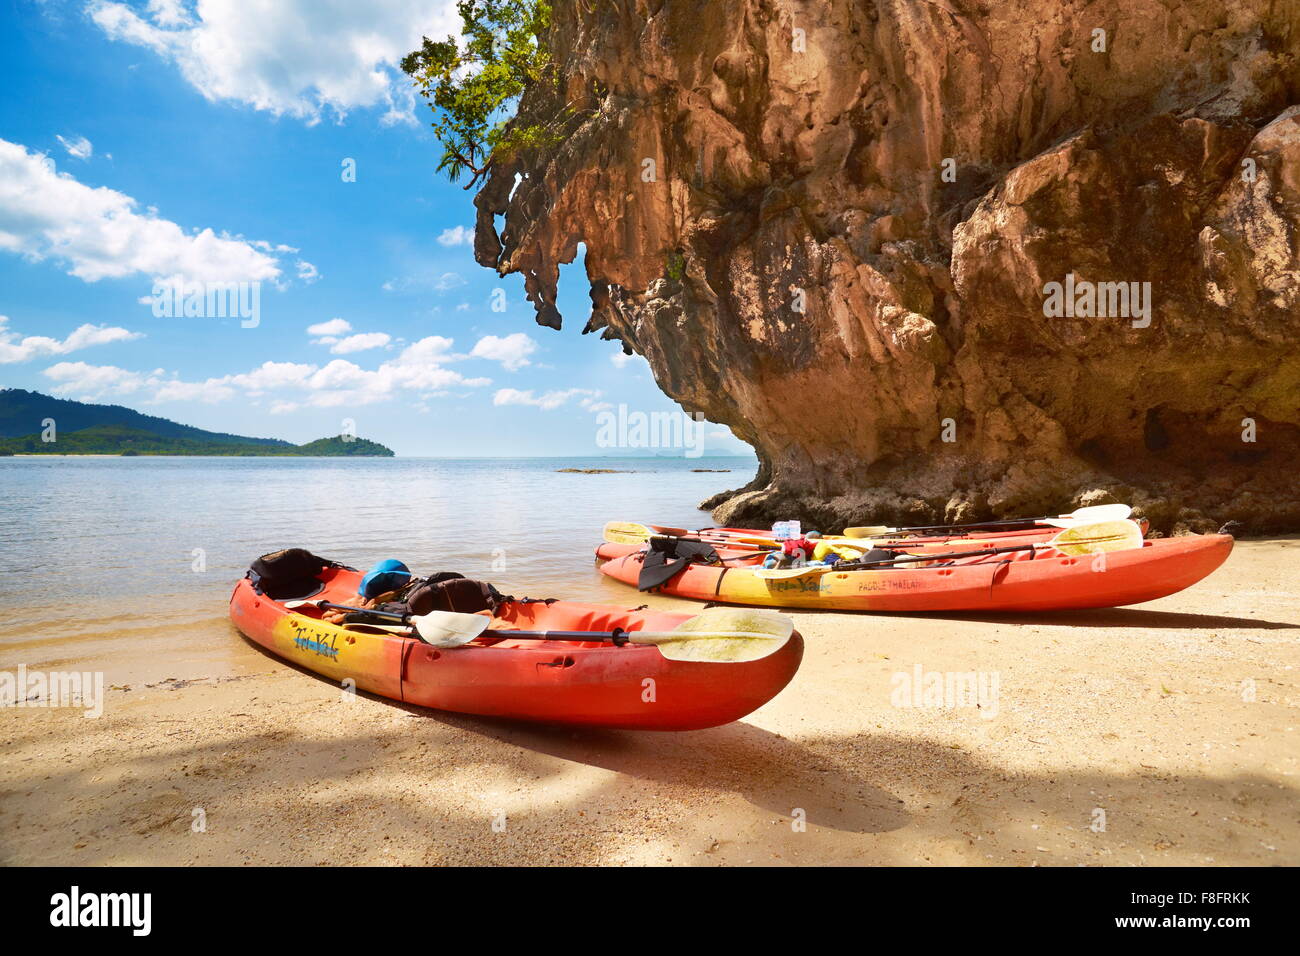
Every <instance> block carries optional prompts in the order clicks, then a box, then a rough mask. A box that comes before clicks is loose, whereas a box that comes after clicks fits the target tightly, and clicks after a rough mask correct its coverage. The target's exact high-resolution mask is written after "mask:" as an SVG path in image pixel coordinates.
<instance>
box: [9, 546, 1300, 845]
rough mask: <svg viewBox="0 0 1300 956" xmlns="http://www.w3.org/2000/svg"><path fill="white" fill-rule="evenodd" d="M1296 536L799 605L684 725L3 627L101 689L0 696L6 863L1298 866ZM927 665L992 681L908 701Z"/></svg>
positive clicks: (243, 657) (243, 651)
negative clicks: (749, 687) (1140, 571)
mask: <svg viewBox="0 0 1300 956" xmlns="http://www.w3.org/2000/svg"><path fill="white" fill-rule="evenodd" d="M1298 555H1300V539H1295V538H1288V539H1278V540H1269V541H1244V542H1239V543H1238V545H1237V548H1236V550H1235V552H1234V553H1233V555H1232V557H1231V558H1230V559H1229V561H1228V563H1227V564H1226V565H1225V567H1223V568H1222V569H1221V570H1220V571H1219V572H1218V573H1216V574H1214V575H1212V576H1211V577H1210V578H1208V579H1207V580H1205V581H1203V582H1201V583H1200V584H1198V585H1196V586H1195V587H1193V588H1191V589H1190V590H1188V591H1186V592H1184V593H1183V594H1179V595H1175V596H1173V597H1170V598H1166V599H1164V600H1161V601H1158V602H1153V603H1151V604H1147V605H1143V606H1141V607H1136V608H1127V609H1115V610H1105V611H1080V612H1070V613H1059V614H1053V615H1043V616H1037V617H1032V618H1018V619H1013V618H999V619H976V618H971V617H952V618H934V617H929V618H919V617H892V616H891V617H885V616H876V617H872V616H865V615H852V614H835V613H818V614H813V613H801V614H795V615H794V617H795V620H796V623H797V626H798V628H799V629H800V631H801V632H802V633H803V635H804V636H805V639H806V641H807V653H806V656H805V659H804V664H803V667H802V669H801V670H800V672H799V674H798V675H797V676H796V678H795V680H794V682H793V683H792V684H791V685H790V686H789V687H788V688H786V690H785V691H783V692H782V693H781V694H779V695H778V696H777V697H776V698H775V700H773V701H772V702H771V703H770V704H768V705H767V706H765V707H763V708H761V709H760V710H758V711H757V712H755V713H754V714H752V715H751V716H750V717H748V718H746V719H745V720H744V721H741V722H738V723H735V724H731V725H729V726H725V727H720V728H716V729H712V730H705V731H697V732H692V733H681V734H648V733H641V734H637V733H631V732H613V731H609V732H573V731H570V730H562V729H554V728H545V727H530V726H524V725H518V724H510V723H506V722H500V721H492V720H485V719H480V718H470V717H463V716H457V715H450V714H441V713H437V712H433V711H426V710H420V709H417V708H410V707H405V706H402V705H400V704H396V703H393V702H390V701H386V700H382V699H378V698H369V697H365V696H361V697H350V696H347V695H344V694H342V693H341V692H340V690H339V689H338V688H337V687H336V686H335V685H333V684H331V683H329V682H328V681H326V680H324V679H322V678H319V677H316V676H313V675H311V674H309V673H306V672H303V671H299V670H296V669H294V668H291V667H289V666H287V665H285V664H283V663H280V662H279V661H277V660H276V659H274V658H272V657H270V656H269V655H267V654H264V653H263V652H261V651H260V650H258V649H257V648H255V647H254V646H253V645H251V644H250V643H248V642H247V641H245V640H244V639H243V638H242V637H241V636H240V635H239V634H238V633H237V632H236V631H235V630H234V628H233V627H231V626H226V627H225V628H224V631H222V630H219V629H218V628H219V623H218V622H219V620H220V619H221V618H222V617H224V614H225V606H224V603H220V602H218V603H216V604H215V605H214V606H212V607H211V608H210V611H211V616H212V619H213V627H214V631H213V633H214V634H215V635H217V636H216V637H214V638H213V639H212V641H211V642H210V643H211V644H212V646H211V647H210V648H209V649H208V651H207V652H206V653H188V654H186V655H182V656H179V657H177V658H175V659H160V658H159V656H158V655H157V654H156V653H146V652H144V651H141V650H135V649H133V647H135V646H137V645H134V644H133V643H132V642H129V641H123V642H120V643H118V644H113V645H111V658H110V657H105V658H104V659H99V660H85V659H84V658H80V657H77V656H76V653H77V652H76V649H75V648H73V647H70V646H68V645H64V644H61V643H60V642H59V641H58V640H52V639H43V640H40V641H33V642H31V643H30V645H29V646H26V647H24V646H22V644H21V642H19V643H10V644H8V645H7V647H6V658H5V660H4V661H3V662H0V666H3V667H7V668H10V669H12V667H14V666H15V665H16V663H17V662H18V660H19V659H21V660H22V661H23V662H25V663H26V666H27V667H28V668H46V669H50V670H54V669H58V668H60V667H63V668H77V669H89V668H102V669H104V670H105V672H106V683H107V684H111V685H113V687H112V689H109V690H107V692H106V699H105V703H104V714H103V716H102V717H100V718H98V719H86V718H84V717H83V716H81V713H80V712H79V711H77V710H72V709H40V708H31V709H12V710H9V711H7V712H5V713H4V715H3V717H2V718H0V746H2V749H3V753H4V759H3V761H0V833H3V834H4V837H3V841H2V842H0V863H4V864H18V865H28V864H56V865H61V864H77V865H103V864H304V863H305V864H332V865H337V864H353V863H361V864H381V863H382V864H390V863H391V864H409V865H436V864H454V863H459V864H496V863H500V864H605V865H638V864H668V865H674V866H678V865H680V866H708V865H719V864H739V865H746V864H755V865H768V864H776V865H783V864H796V863H800V864H921V865H928V864H935V865H955V864H989V865H1006V866H1064V865H1069V866H1073V865H1096V864H1105V865H1159V864H1171V865H1229V864H1249V865H1279V864H1290V865H1294V864H1296V863H1298V862H1300V821H1298V820H1297V816H1296V812H1295V808H1296V806H1297V797H1298V796H1300V794H1298V793H1297V776H1296V774H1297V757H1298V756H1300V746H1297V729H1296V725H1297V723H1300V720H1298V719H1297V718H1298V715H1297V710H1296V708H1297V703H1298V702H1300V692H1298V691H1297V686H1296V675H1297V670H1296V667H1297V664H1300V647H1298V646H1297V638H1298V637H1300V590H1298V589H1297V584H1296V582H1297V575H1296V573H1295V561H1296V558H1297V556H1298ZM628 596H629V604H631V603H632V597H633V596H632V594H631V592H629V595H628ZM656 603H657V604H660V605H662V606H672V607H684V608H689V607H691V606H692V605H689V604H686V602H679V601H674V600H671V599H665V598H659V599H656ZM208 610H209V608H207V607H206V606H205V607H204V608H202V611H203V613H204V614H206V613H207V611H208ZM918 666H919V667H920V668H921V670H922V672H923V673H926V674H928V673H931V672H941V673H944V674H950V673H954V672H958V673H968V672H975V673H977V674H981V675H983V676H984V677H986V678H989V679H990V680H996V688H997V695H996V698H994V699H992V700H988V699H986V700H985V701H984V706H982V707H979V708H975V707H940V706H910V707H909V706H900V705H899V699H898V694H897V688H898V680H899V679H896V678H895V675H896V674H908V675H914V674H915V673H916V668H917V667H918ZM917 703H921V704H924V703H925V701H924V700H922V701H918V702H917Z"/></svg>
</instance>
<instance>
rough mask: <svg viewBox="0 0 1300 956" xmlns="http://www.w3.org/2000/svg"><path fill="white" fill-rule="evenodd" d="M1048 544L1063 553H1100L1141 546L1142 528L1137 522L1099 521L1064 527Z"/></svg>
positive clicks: (1125, 520) (1127, 549)
mask: <svg viewBox="0 0 1300 956" xmlns="http://www.w3.org/2000/svg"><path fill="white" fill-rule="evenodd" d="M1049 544H1051V546H1052V547H1054V548H1056V550H1058V551H1060V552H1062V553H1063V554H1070V555H1078V554H1100V553H1101V552H1103V551H1129V550H1132V549H1134V548H1140V547H1142V529H1141V527H1139V526H1138V524H1137V522H1135V521H1129V520H1127V519H1124V520H1121V521H1099V522H1095V523H1092V524H1081V525H1076V526H1075V527H1073V528H1066V529H1065V530H1064V531H1062V532H1061V533H1060V534H1058V535H1057V536H1056V537H1054V538H1053V539H1052V540H1051V541H1050V542H1049Z"/></svg>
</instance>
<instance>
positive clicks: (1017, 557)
mask: <svg viewBox="0 0 1300 956" xmlns="http://www.w3.org/2000/svg"><path fill="white" fill-rule="evenodd" d="M900 543H901V542H900ZM1232 543H1233V539H1232V536H1231V535H1227V534H1210V535H1187V536H1185V537H1177V538H1161V539H1158V540H1155V541H1146V542H1144V543H1143V546H1142V547H1141V548H1135V549H1133V550H1127V551H1112V552H1110V553H1107V554H1097V555H1083V556H1078V557H1071V556H1066V555H1062V554H1060V553H1059V552H1056V551H1054V550H1051V549H1037V550H1027V551H1019V552H1013V553H1010V554H989V555H979V556H974V557H967V558H958V559H956V560H952V561H944V560H943V559H942V554H941V553H940V554H937V555H936V557H935V558H934V559H933V560H932V561H930V562H926V563H925V565H924V566H918V564H911V565H909V566H906V567H890V568H883V569H882V568H864V569H860V570H850V571H834V570H831V571H826V572H824V573H820V574H810V575H807V576H804V577H792V578H781V579H770V578H762V577H759V576H758V575H756V574H755V573H754V572H755V568H754V565H753V564H752V563H736V562H729V563H727V564H724V565H722V566H718V565H711V564H691V565H688V566H687V567H686V568H685V569H684V570H682V571H681V572H679V573H678V574H677V575H675V576H674V577H672V578H671V579H669V581H668V582H667V583H665V584H664V585H662V586H660V587H658V588H656V589H655V591H656V592H657V593H660V594H669V595H673V596H676V597H683V598H690V599H693V600H697V601H713V602H721V603H726V604H751V605H760V606H763V607H782V608H825V609H828V610H843V611H912V612H917V611H994V612H1001V611H1056V610H1064V609H1070V608H1094V607H1119V606H1122V605H1127V604H1141V603H1143V602H1144V601H1154V600H1156V599H1157V598H1162V597H1166V596H1167V595H1170V594H1175V593H1177V592H1178V591H1181V590H1183V589H1184V588H1186V587H1190V586H1191V585H1193V584H1195V583H1196V582H1197V581H1199V580H1201V579H1202V578H1204V577H1205V576H1206V575H1208V574H1210V573H1211V572H1213V571H1214V570H1215V569H1216V568H1218V567H1219V565H1221V564H1223V562H1224V561H1225V560H1226V559H1227V557H1228V554H1229V553H1230V552H1231V551H1232ZM620 547H621V546H617V545H602V546H601V547H600V548H598V549H597V556H598V557H601V556H605V555H608V556H609V557H610V560H607V561H605V563H604V564H602V565H601V566H600V570H601V572H602V573H603V574H606V575H608V576H609V577H611V578H614V579H615V580H617V581H622V582H623V583H625V584H630V585H632V586H634V587H635V586H636V583H637V579H638V577H639V575H640V572H641V563H642V561H643V560H644V558H645V551H644V550H639V551H635V552H632V553H625V554H622V555H621V556H614V550H615V549H617V548H620ZM724 556H725V555H724Z"/></svg>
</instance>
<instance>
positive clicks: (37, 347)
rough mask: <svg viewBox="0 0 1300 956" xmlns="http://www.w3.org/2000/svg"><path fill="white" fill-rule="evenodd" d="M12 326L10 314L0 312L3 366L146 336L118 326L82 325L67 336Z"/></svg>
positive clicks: (0, 357) (1, 360) (0, 344)
mask: <svg viewBox="0 0 1300 956" xmlns="http://www.w3.org/2000/svg"><path fill="white" fill-rule="evenodd" d="M8 326H9V317H8V316H7V315H0V365H3V364H8V363H12V362H26V361H27V360H28V359H33V358H38V357H42V356H48V355H67V354H68V353H69V352H75V351H77V350H78V349H85V348H90V347H91V346H93V345H107V344H108V343H110V342H129V341H131V340H132V339H138V338H143V336H142V334H141V333H139V332H129V331H127V330H126V329H123V328H120V327H119V326H116V325H89V324H87V325H79V326H77V328H75V329H73V330H72V332H71V333H69V334H68V336H67V338H64V339H53V338H50V337H49V336H45V335H26V336H20V335H19V334H18V333H17V332H11V331H10V330H9V327H8Z"/></svg>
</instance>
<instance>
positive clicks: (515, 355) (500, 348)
mask: <svg viewBox="0 0 1300 956" xmlns="http://www.w3.org/2000/svg"><path fill="white" fill-rule="evenodd" d="M536 351H537V343H536V342H534V341H533V340H532V339H531V338H530V337H529V336H527V335H525V334H524V333H523V332H515V333H512V334H511V335H507V336H505V338H498V337H497V336H495V335H485V336H483V338H481V339H479V340H478V341H477V342H475V343H474V348H473V349H471V350H470V353H469V354H470V355H471V356H473V357H474V358H483V359H490V360H491V361H493V362H500V363H501V364H502V365H503V366H504V367H505V369H506V371H509V372H517V371H519V369H521V368H523V367H524V366H525V365H528V364H529V361H528V356H530V355H532V354H533V353H534V352H536Z"/></svg>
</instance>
